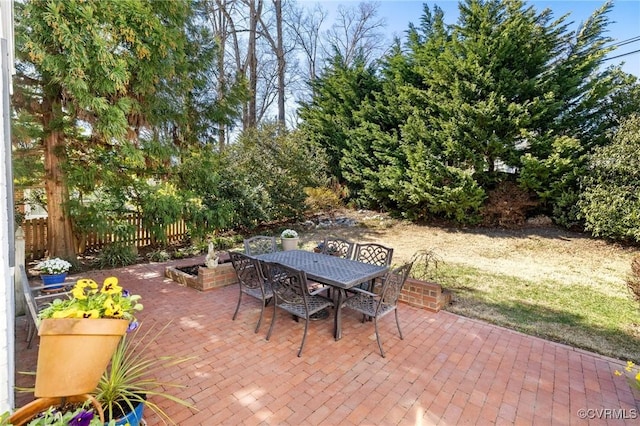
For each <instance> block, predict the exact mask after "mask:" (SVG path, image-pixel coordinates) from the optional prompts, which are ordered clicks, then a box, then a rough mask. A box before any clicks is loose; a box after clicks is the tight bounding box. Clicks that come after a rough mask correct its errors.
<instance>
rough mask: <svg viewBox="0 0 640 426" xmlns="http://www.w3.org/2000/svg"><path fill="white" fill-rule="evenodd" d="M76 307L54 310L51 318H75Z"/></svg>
mask: <svg viewBox="0 0 640 426" xmlns="http://www.w3.org/2000/svg"><path fill="white" fill-rule="evenodd" d="M77 312H78V310H77V309H76V308H69V309H65V310H63V311H56V312H54V313H53V314H52V315H51V318H76V313H77Z"/></svg>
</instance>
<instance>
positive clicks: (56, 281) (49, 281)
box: [40, 272, 67, 290]
mask: <svg viewBox="0 0 640 426" xmlns="http://www.w3.org/2000/svg"><path fill="white" fill-rule="evenodd" d="M40 278H42V282H43V283H44V286H45V287H46V288H47V289H52V290H53V289H58V288H62V284H63V283H64V280H66V279H67V273H66V272H63V273H62V274H50V275H49V274H40Z"/></svg>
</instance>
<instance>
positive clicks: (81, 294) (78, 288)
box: [71, 278, 98, 300]
mask: <svg viewBox="0 0 640 426" xmlns="http://www.w3.org/2000/svg"><path fill="white" fill-rule="evenodd" d="M87 287H89V289H97V288H98V283H96V282H95V281H94V280H92V279H89V278H83V279H80V280H78V282H77V283H76V285H75V286H74V287H73V290H71V294H73V297H75V298H76V299H78V300H84V299H86V298H87V295H86V294H85V288H87Z"/></svg>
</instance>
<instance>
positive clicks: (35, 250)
mask: <svg viewBox="0 0 640 426" xmlns="http://www.w3.org/2000/svg"><path fill="white" fill-rule="evenodd" d="M120 220H124V221H126V222H127V223H128V224H130V225H133V226H134V227H135V229H136V231H135V233H134V235H132V236H131V237H130V238H128V239H124V240H123V239H120V238H116V237H115V236H114V235H111V234H107V235H99V234H98V233H96V232H91V233H89V234H88V235H86V237H85V241H84V242H83V244H82V249H83V250H82V251H83V252H84V253H86V252H92V251H100V250H101V249H102V248H103V247H104V246H106V245H107V244H110V243H112V242H115V241H120V242H125V243H127V244H135V245H136V247H138V248H141V247H146V246H149V245H152V244H155V241H154V239H153V237H152V235H151V233H150V232H149V231H148V230H147V229H145V228H144V226H143V225H142V217H141V216H140V215H137V214H131V215H126V216H124V217H122V218H121V219H120ZM22 229H23V230H24V238H25V251H26V253H25V255H26V260H36V259H42V258H44V257H45V256H46V251H47V219H46V218H37V219H26V220H25V221H24V222H23V224H22ZM186 237H187V227H186V224H185V223H184V221H183V220H180V221H178V222H177V223H174V224H172V225H169V226H168V227H167V243H169V244H172V243H180V242H183V241H184V240H185V238H186Z"/></svg>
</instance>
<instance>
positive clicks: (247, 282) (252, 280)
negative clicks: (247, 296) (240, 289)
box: [229, 251, 264, 288]
mask: <svg viewBox="0 0 640 426" xmlns="http://www.w3.org/2000/svg"><path fill="white" fill-rule="evenodd" d="M229 258H230V259H231V264H232V265H233V269H235V271H236V275H237V276H238V282H239V283H240V285H241V286H244V287H247V288H260V287H261V286H262V285H263V283H264V277H263V275H262V268H261V266H260V262H259V261H258V260H257V259H254V258H252V257H249V256H247V255H245V254H243V253H240V252H237V251H230V252H229Z"/></svg>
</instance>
